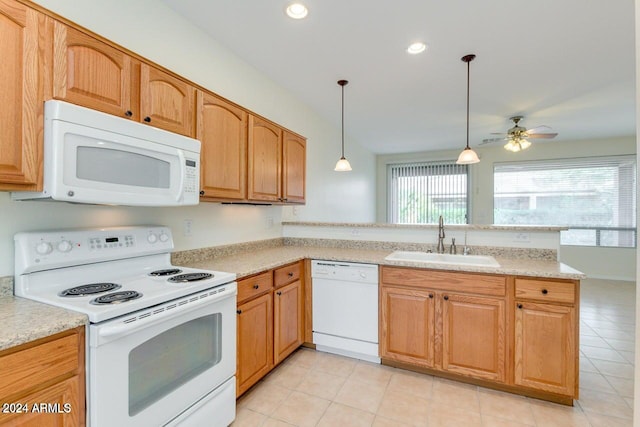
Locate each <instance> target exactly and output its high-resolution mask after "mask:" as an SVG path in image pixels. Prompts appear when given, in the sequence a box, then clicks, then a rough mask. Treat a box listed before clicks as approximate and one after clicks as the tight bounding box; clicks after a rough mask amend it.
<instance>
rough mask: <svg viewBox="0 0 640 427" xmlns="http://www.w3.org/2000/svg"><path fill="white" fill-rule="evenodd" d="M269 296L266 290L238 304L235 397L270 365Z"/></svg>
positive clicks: (271, 323)
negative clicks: (262, 293) (264, 293)
mask: <svg viewBox="0 0 640 427" xmlns="http://www.w3.org/2000/svg"><path fill="white" fill-rule="evenodd" d="M272 295H273V294H272V293H271V292H269V293H268V294H266V295H263V296H261V297H258V298H256V299H254V300H251V301H249V302H246V303H244V304H242V305H240V306H238V337H237V339H238V344H237V349H236V351H237V372H236V375H237V377H236V381H237V387H236V393H237V395H238V396H239V395H241V394H242V393H244V392H245V391H246V390H247V389H248V388H249V387H251V386H252V385H253V384H255V383H256V382H258V380H260V378H262V377H263V376H264V375H266V374H267V372H269V370H271V368H272V366H273V311H272V307H273V297H272Z"/></svg>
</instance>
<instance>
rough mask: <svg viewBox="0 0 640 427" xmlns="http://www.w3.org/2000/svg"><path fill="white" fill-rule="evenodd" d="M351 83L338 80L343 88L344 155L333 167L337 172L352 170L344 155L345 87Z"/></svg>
mask: <svg viewBox="0 0 640 427" xmlns="http://www.w3.org/2000/svg"><path fill="white" fill-rule="evenodd" d="M348 83H349V81H348V80H338V84H339V85H340V86H341V88H342V156H341V157H340V159H339V160H338V162H337V163H336V167H335V168H334V169H333V170H334V171H336V172H349V171H351V165H350V164H349V161H348V160H347V159H346V158H345V157H344V87H345V86H346V85H347V84H348Z"/></svg>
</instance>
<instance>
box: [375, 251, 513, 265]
mask: <svg viewBox="0 0 640 427" xmlns="http://www.w3.org/2000/svg"><path fill="white" fill-rule="evenodd" d="M385 259H386V260H387V261H405V262H424V263H431V264H450V265H471V266H476V267H500V264H499V263H498V261H496V259H495V258H494V257H492V256H486V255H453V254H435V253H431V252H419V251H395V252H393V253H391V254H390V255H388V256H387V257H386V258H385Z"/></svg>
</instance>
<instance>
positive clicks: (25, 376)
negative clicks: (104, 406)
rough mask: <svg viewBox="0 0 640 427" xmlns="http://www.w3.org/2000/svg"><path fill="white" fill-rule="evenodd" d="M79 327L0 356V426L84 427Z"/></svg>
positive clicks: (83, 382)
mask: <svg viewBox="0 0 640 427" xmlns="http://www.w3.org/2000/svg"><path fill="white" fill-rule="evenodd" d="M84 349H85V340H84V327H79V328H76V329H72V330H69V331H65V332H61V333H59V334H56V335H54V336H51V337H48V338H43V339H41V340H37V341H35V342H32V343H28V344H24V345H21V346H18V347H15V348H11V349H8V350H5V351H2V352H0V378H2V381H0V403H1V404H3V405H11V404H13V406H7V407H4V406H3V407H2V408H0V425H2V426H21V427H22V426H34V427H35V426H37V427H53V426H73V427H76V426H84V425H85V423H86V420H85V376H84V375H85V374H84V366H85V361H84Z"/></svg>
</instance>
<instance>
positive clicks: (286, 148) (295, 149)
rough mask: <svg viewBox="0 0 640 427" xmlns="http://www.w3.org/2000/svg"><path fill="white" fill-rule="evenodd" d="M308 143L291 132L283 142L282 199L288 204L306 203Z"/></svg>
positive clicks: (286, 133) (286, 134)
mask: <svg viewBox="0 0 640 427" xmlns="http://www.w3.org/2000/svg"><path fill="white" fill-rule="evenodd" d="M306 159H307V141H306V140H305V139H304V138H302V137H299V136H296V135H294V134H292V133H289V132H286V131H285V132H284V137H283V140H282V198H283V199H284V200H283V201H284V202H286V203H304V201H305V200H304V197H305V176H306Z"/></svg>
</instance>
